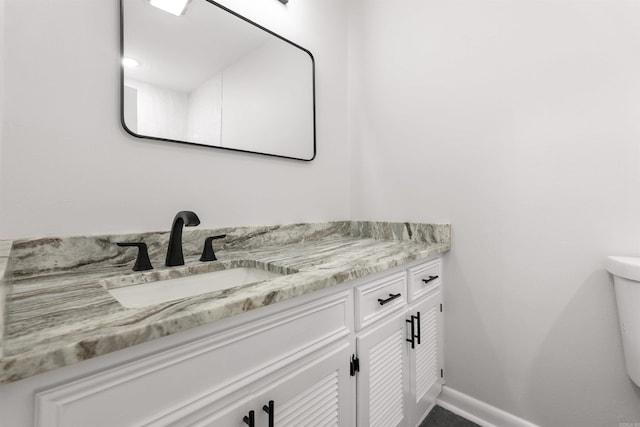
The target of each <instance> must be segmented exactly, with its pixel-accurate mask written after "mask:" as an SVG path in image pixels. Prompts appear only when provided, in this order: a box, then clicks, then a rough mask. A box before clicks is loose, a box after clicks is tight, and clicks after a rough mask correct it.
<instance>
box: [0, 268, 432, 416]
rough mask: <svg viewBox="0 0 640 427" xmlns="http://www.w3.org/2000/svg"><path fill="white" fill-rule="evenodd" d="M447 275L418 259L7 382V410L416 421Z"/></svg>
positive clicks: (427, 402) (428, 392) (1, 406)
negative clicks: (78, 362) (177, 332)
mask: <svg viewBox="0 0 640 427" xmlns="http://www.w3.org/2000/svg"><path fill="white" fill-rule="evenodd" d="M436 276H437V277H436ZM441 280H442V279H441V274H440V258H434V259H431V260H430V261H427V262H420V263H417V262H416V263H413V264H411V265H409V266H401V267H397V268H394V269H392V270H388V271H386V272H381V273H377V274H373V275H371V276H368V277H363V278H360V279H356V280H353V281H350V282H346V283H343V284H340V285H338V286H335V287H333V288H328V289H323V290H320V291H317V292H313V293H310V294H307V295H304V296H301V297H298V298H294V299H290V300H287V301H284V302H281V303H277V304H272V305H270V306H267V307H263V308H260V309H256V310H252V311H249V312H247V313H244V314H242V315H238V316H234V317H229V318H226V319H223V320H220V321H218V322H214V323H212V324H209V325H204V326H201V327H199V328H194V329H190V330H187V331H184V332H181V333H179V334H174V335H171V336H168V337H165V338H163V339H161V340H154V341H150V342H148V343H145V344H142V345H139V346H133V347H130V348H127V349H124V350H121V351H118V352H115V353H111V354H107V355H105V356H101V357H98V358H96V359H92V360H88V361H86V362H83V363H80V364H78V365H77V366H75V365H74V366H69V367H67V368H63V369H61V370H58V371H52V372H48V373H46V374H42V375H39V376H37V377H33V378H29V379H27V380H24V381H19V382H17V383H14V384H8V385H5V386H0V396H3V399H2V400H4V397H7V398H8V399H6V400H5V402H2V401H1V400H0V413H2V412H5V413H6V411H7V410H10V408H11V405H12V404H15V405H18V406H19V405H24V406H29V407H30V408H33V409H32V410H31V409H30V414H28V415H24V416H23V415H15V416H13V417H11V416H10V417H9V418H8V419H9V420H10V421H11V423H10V424H8V425H11V426H12V427H22V426H27V425H35V426H37V427H86V426H92V427H112V426H116V425H117V426H156V427H157V426H222V427H227V426H231V427H245V426H250V425H253V426H255V427H273V426H277V427H284V426H291V427H299V426H316V425H317V426H325V425H337V426H343V427H352V426H360V427H370V426H371V427H373V426H381V427H393V426H405V427H413V426H417V425H418V424H419V422H420V421H421V420H422V419H424V417H425V416H426V413H427V411H428V410H430V409H431V408H432V406H433V404H434V402H435V399H436V397H437V395H438V394H439V392H440V389H441V385H442V377H441V369H442V321H441V318H442V312H441V302H442V298H441ZM418 337H419V338H418ZM411 341H413V344H412V342H411ZM18 396H20V397H18ZM34 404H35V406H34ZM265 408H266V410H267V411H271V412H272V413H273V416H272V417H271V418H270V415H269V413H267V411H265ZM5 420H6V419H5V417H4V416H0V426H3V425H4V424H3V421H5Z"/></svg>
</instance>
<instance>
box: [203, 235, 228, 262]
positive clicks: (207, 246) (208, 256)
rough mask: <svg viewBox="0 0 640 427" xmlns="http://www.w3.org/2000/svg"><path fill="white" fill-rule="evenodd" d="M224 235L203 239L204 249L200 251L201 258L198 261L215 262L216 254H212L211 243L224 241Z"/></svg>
mask: <svg viewBox="0 0 640 427" xmlns="http://www.w3.org/2000/svg"><path fill="white" fill-rule="evenodd" d="M225 237H227V235H226V234H220V235H219V236H211V237H207V238H206V239H204V249H203V250H202V256H201V257H200V261H216V260H217V259H218V258H216V254H215V253H214V252H213V241H214V240H217V239H224V238H225Z"/></svg>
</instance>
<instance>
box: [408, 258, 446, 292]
mask: <svg viewBox="0 0 640 427" xmlns="http://www.w3.org/2000/svg"><path fill="white" fill-rule="evenodd" d="M440 264H441V263H440V258H437V259H434V260H432V261H428V262H425V263H424V264H420V265H417V266H415V267H411V268H410V269H409V301H411V302H413V301H415V300H416V299H418V298H420V297H421V296H423V295H427V294H429V293H431V292H432V291H433V290H434V289H436V288H437V287H438V286H440V282H441V280H442V272H441V268H440Z"/></svg>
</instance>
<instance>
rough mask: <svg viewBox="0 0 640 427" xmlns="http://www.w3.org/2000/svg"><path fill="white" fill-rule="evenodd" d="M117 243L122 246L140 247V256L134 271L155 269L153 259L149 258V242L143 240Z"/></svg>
mask: <svg viewBox="0 0 640 427" xmlns="http://www.w3.org/2000/svg"><path fill="white" fill-rule="evenodd" d="M116 245H118V246H121V247H129V246H131V247H136V248H138V257H137V258H136V263H135V264H134V265H133V271H144V270H153V266H152V265H151V260H150V259H149V251H148V250H147V244H146V243H141V242H134V243H128V242H117V243H116Z"/></svg>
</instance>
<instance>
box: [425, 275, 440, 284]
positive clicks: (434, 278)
mask: <svg viewBox="0 0 640 427" xmlns="http://www.w3.org/2000/svg"><path fill="white" fill-rule="evenodd" d="M438 277H440V276H429V278H428V279H422V281H423V282H424V283H429V282H433V281H434V280H436V279H437V278H438Z"/></svg>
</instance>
